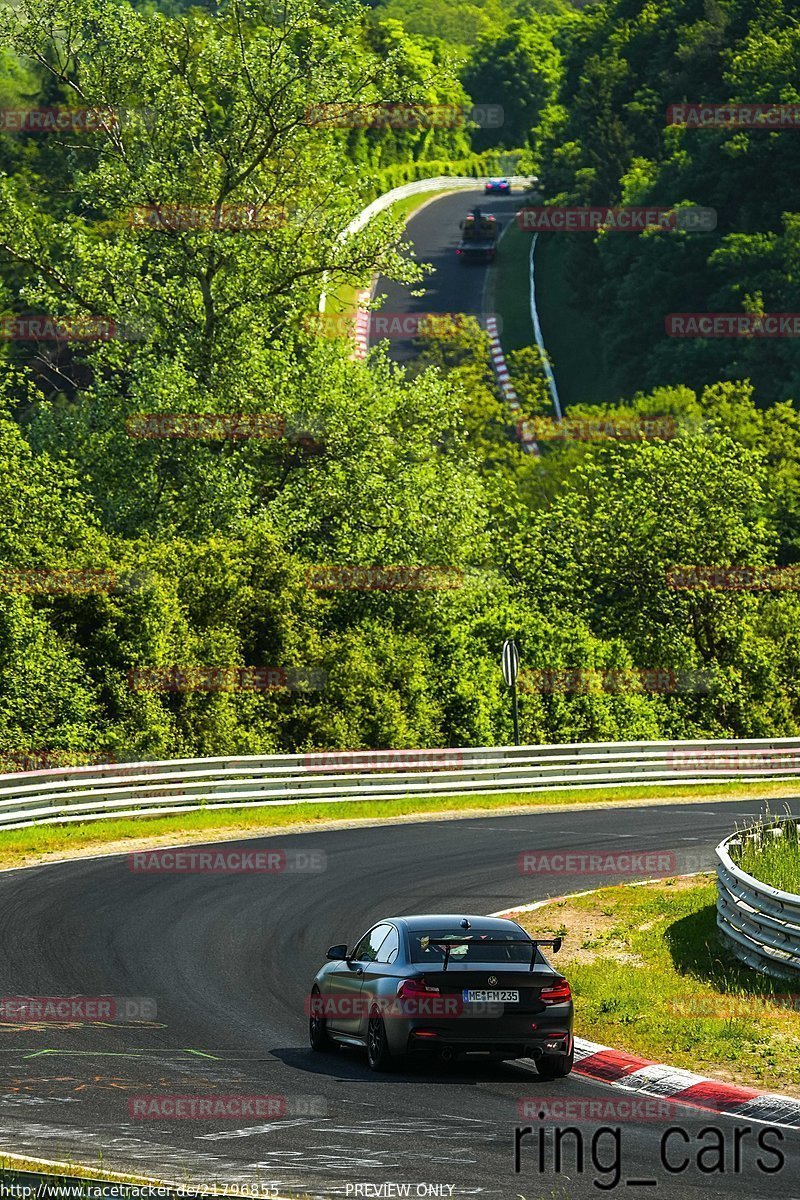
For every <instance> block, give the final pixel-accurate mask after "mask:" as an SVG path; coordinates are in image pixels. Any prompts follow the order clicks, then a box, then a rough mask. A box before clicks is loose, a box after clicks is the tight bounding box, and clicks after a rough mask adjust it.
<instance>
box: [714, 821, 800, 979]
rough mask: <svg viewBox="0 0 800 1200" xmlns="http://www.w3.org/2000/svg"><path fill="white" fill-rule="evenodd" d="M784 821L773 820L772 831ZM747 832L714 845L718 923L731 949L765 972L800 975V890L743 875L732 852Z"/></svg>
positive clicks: (750, 965) (755, 968) (778, 829)
mask: <svg viewBox="0 0 800 1200" xmlns="http://www.w3.org/2000/svg"><path fill="white" fill-rule="evenodd" d="M790 819H791V818H790ZM784 824H785V822H784V821H776V822H775V824H774V825H773V826H772V828H773V829H774V830H775V832H776V833H778V832H779V831H780V829H781V828H782V827H783V825H784ZM746 837H747V832H746V831H745V832H744V833H736V834H733V835H732V836H731V837H728V838H725V840H724V841H722V842H720V844H719V845H718V846H717V857H718V859H719V866H718V867H717V926H718V927H719V930H720V932H721V934H722V935H723V937H724V938H725V940H726V942H727V943H728V946H729V948H730V950H731V951H732V953H733V954H735V955H736V957H737V958H738V959H739V960H740V962H743V963H745V965H746V966H748V967H752V968H753V969H754V970H756V971H761V972H763V973H764V974H767V975H783V976H786V975H789V976H793V977H795V978H800V896H795V895H793V894H792V893H791V892H782V891H781V890H780V889H779V888H774V887H770V886H769V885H768V884H766V883H762V882H761V881H760V880H759V879H755V878H754V877H753V876H752V875H748V874H747V872H746V871H742V870H741V868H739V867H737V865H736V863H735V862H734V861H733V859H732V858H731V854H730V851H731V848H734V847H737V846H741V845H743V844H744V839H745V838H746Z"/></svg>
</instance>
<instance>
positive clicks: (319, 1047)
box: [308, 987, 336, 1054]
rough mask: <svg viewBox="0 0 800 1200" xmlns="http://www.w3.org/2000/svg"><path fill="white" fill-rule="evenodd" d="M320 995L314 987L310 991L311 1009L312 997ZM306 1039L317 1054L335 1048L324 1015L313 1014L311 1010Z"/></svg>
mask: <svg viewBox="0 0 800 1200" xmlns="http://www.w3.org/2000/svg"><path fill="white" fill-rule="evenodd" d="M319 995H320V990H319V988H318V987H315V988H314V989H313V991H312V993H311V1004H312V1009H313V1004H314V999H315V997H316V996H319ZM308 1040H309V1042H310V1043H311V1049H312V1050H313V1051H315V1053H317V1054H328V1053H330V1052H331V1051H332V1050H335V1049H336V1042H334V1040H333V1038H332V1037H331V1035H330V1034H329V1033H328V1022H327V1020H326V1019H325V1017H321V1016H315V1015H314V1013H313V1011H312V1012H311V1015H310V1016H309V1018H308Z"/></svg>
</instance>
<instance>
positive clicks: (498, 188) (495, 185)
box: [483, 175, 511, 196]
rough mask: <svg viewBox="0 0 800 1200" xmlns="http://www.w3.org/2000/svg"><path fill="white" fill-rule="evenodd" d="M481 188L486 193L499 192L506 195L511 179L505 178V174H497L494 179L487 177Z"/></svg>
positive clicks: (508, 192)
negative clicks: (483, 186) (484, 184)
mask: <svg viewBox="0 0 800 1200" xmlns="http://www.w3.org/2000/svg"><path fill="white" fill-rule="evenodd" d="M483 190H484V192H485V193H486V195H490V194H492V195H494V194H496V193H499V194H500V195H504V196H508V195H509V194H510V192H511V180H510V179H506V177H505V175H502V176H498V177H497V178H496V179H487V180H486V186H485V188H484V189H483Z"/></svg>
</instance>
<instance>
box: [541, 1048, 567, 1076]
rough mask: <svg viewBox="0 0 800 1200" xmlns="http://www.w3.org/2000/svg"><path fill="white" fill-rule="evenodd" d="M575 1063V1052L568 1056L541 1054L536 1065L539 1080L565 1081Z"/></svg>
mask: <svg viewBox="0 0 800 1200" xmlns="http://www.w3.org/2000/svg"><path fill="white" fill-rule="evenodd" d="M574 1062H575V1050H574V1048H573V1049H572V1050H570V1052H569V1054H543V1055H542V1057H541V1058H540V1059H539V1061H538V1062H537V1064H536V1070H537V1071H538V1072H539V1078H540V1079H566V1077H567V1075H569V1073H570V1071H571V1070H572V1065H573V1063H574Z"/></svg>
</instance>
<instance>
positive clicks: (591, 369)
mask: <svg viewBox="0 0 800 1200" xmlns="http://www.w3.org/2000/svg"><path fill="white" fill-rule="evenodd" d="M567 236H568V235H562V234H558V233H544V234H540V235H539V240H538V242H537V244H536V258H535V280H536V306H537V308H538V310H539V322H540V324H541V327H542V337H543V338H544V344H545V346H546V347H547V352H548V354H549V356H550V361H551V363H552V366H553V372H554V374H555V377H556V383H557V385H558V393H559V396H560V397H561V403H562V406H563V407H565V408H569V407H570V405H572V404H606V403H610V402H613V401H615V400H618V399H619V397H618V396H617V394H616V393H615V391H614V390H613V388H612V386H611V382H610V380H609V379H608V376H607V374H606V371H605V367H604V355H603V331H602V329H601V327H600V326H599V325H598V324H597V323H596V322H595V321H594V320H592V319H591V318H590V317H589V315H588V314H587V313H586V312H583V311H582V310H581V309H580V308H577V307H575V305H573V304H572V303H571V289H570V287H569V284H568V281H567V269H566V261H565V260H566V255H565V251H566V247H567V242H566V237H567Z"/></svg>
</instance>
